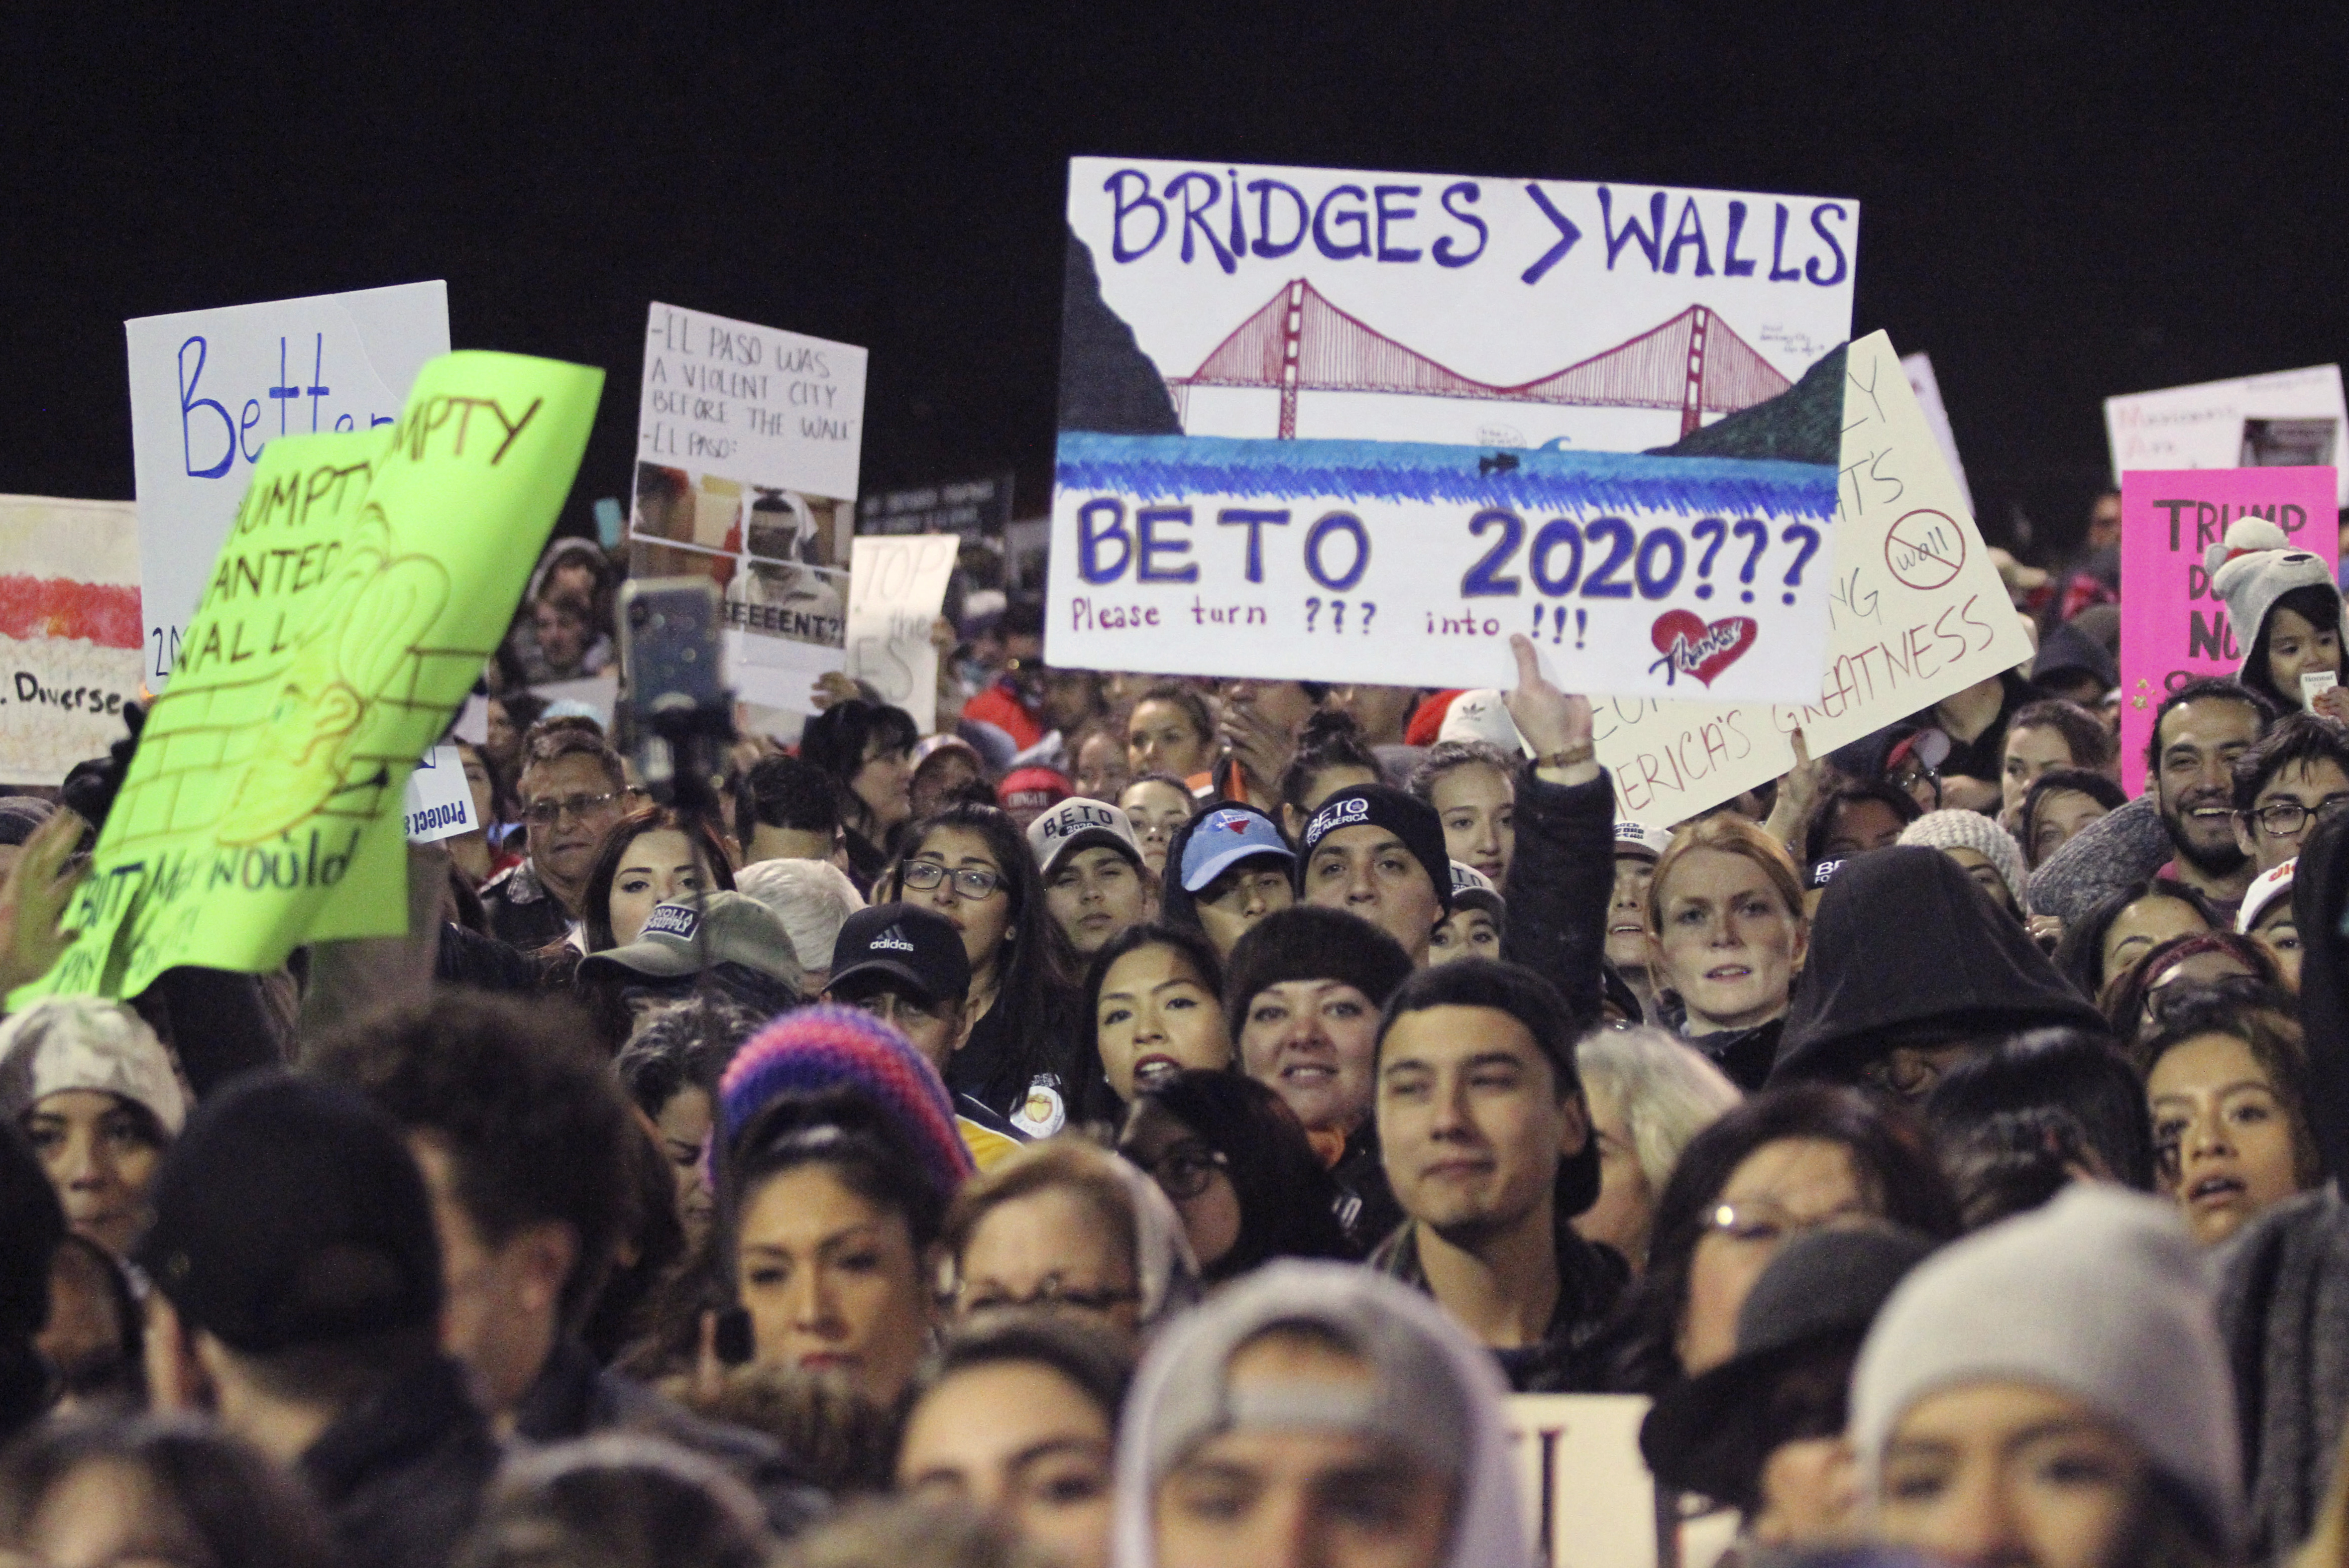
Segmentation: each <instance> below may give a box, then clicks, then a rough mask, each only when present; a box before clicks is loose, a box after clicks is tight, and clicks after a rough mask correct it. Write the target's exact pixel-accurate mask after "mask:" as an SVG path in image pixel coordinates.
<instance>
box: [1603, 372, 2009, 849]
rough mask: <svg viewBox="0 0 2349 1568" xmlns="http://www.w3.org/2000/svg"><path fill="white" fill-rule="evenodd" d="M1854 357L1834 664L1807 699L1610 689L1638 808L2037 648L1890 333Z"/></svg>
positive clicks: (1837, 548)
mask: <svg viewBox="0 0 2349 1568" xmlns="http://www.w3.org/2000/svg"><path fill="white" fill-rule="evenodd" d="M1843 373H1844V402H1843V418H1844V430H1843V458H1842V480H1841V486H1840V490H1839V492H1838V498H1837V514H1836V522H1835V528H1834V545H1833V551H1832V553H1830V554H1827V555H1826V558H1825V559H1824V560H1822V562H1820V564H1821V565H1822V566H1824V567H1826V569H1827V570H1826V583H1827V584H1828V595H1827V614H1828V620H1829V623H1830V626H1831V629H1832V631H1831V641H1830V644H1829V655H1830V660H1829V663H1828V665H1827V667H1826V676H1824V677H1823V678H1822V679H1820V680H1819V681H1817V682H1816V684H1815V685H1814V686H1813V688H1812V693H1811V695H1810V696H1809V697H1808V699H1807V700H1806V701H1804V702H1802V703H1800V704H1759V703H1743V704H1719V703H1690V702H1654V701H1649V700H1644V699H1640V698H1636V697H1633V698H1622V697H1618V698H1614V699H1612V700H1606V701H1601V702H1599V705H1598V716H1597V726H1596V729H1595V731H1594V734H1595V738H1596V739H1597V740H1598V743H1599V761H1601V762H1602V763H1604V764H1606V766H1607V767H1608V768H1609V769H1612V770H1613V772H1614V775H1615V802H1616V810H1617V811H1618V812H1619V814H1620V815H1621V816H1623V817H1625V818H1627V819H1629V820H1635V821H1639V822H1642V823H1645V824H1647V825H1648V826H1650V827H1655V828H1667V827H1670V826H1671V825H1672V824H1673V823H1675V822H1682V821H1685V820H1688V819H1689V818H1691V817H1692V816H1694V815H1696V814H1697V813H1698V812H1699V811H1702V810H1705V809H1706V808H1707V807H1709V806H1713V805H1717V804H1719V803H1720V802H1722V801H1723V800H1726V799H1731V798H1733V797H1734V796H1736V795H1738V794H1741V793H1743V792H1744V790H1747V789H1752V788H1754V786H1755V785H1757V784H1760V783H1762V782H1763V781H1764V780H1765V779H1775V778H1776V777H1777V776H1778V775H1780V774H1782V773H1784V772H1785V771H1786V769H1789V768H1791V767H1793V766H1794V765H1795V750H1794V743H1793V741H1792V740H1791V739H1789V737H1790V736H1791V735H1792V733H1793V732H1794V730H1795V728H1796V727H1800V728H1801V729H1802V731H1803V735H1804V739H1805V740H1806V743H1807V744H1808V745H1809V747H1810V750H1811V755H1812V756H1814V757H1823V756H1825V755H1826V753H1827V752H1828V751H1829V750H1831V749H1832V748H1836V747H1838V746H1841V745H1843V744H1844V743H1845V742H1846V741H1849V740H1857V739H1858V738H1860V737H1861V736H1863V735H1868V734H1869V733H1871V732H1873V731H1875V730H1878V729H1880V728H1882V727H1884V726H1886V725H1888V724H1891V723H1894V722H1896V721H1898V720H1899V719H1903V718H1906V717H1909V715H1910V714H1913V713H1916V712H1918V711H1920V709H1923V708H1926V707H1930V706H1931V705H1932V704H1934V703H1936V702H1939V701H1940V699H1941V698H1943V697H1945V696H1949V695H1950V694H1951V693H1952V692H1956V691H1960V690H1962V689H1963V688H1965V687H1966V686H1971V685H1972V684H1973V683H1974V682H1976V681H1979V680H1984V679H1987V678H1989V677H1990V676H1995V675H1997V674H1998V673H1999V672H2000V671H2002V670H2007V669H2012V668H2013V667H2014V666H2015V665H2018V664H2021V663H2022V662H2023V660H2025V659H2027V658H2029V657H2030V656H2031V641H2030V638H2029V636H2028V635H2027V634H2025V633H2024V631H2023V624H2022V622H2021V621H2020V620H2019V619H2018V618H2017V617H2016V615H2015V614H2014V612H2013V609H2012V608H2011V607H2010V605H2009V603H2008V600H2007V596H2006V590H2005V589H2004V587H2003V586H2002V585H2001V583H2000V582H1999V578H1998V569H1997V568H1996V567H1995V566H1993V565H1992V563H1991V560H1990V552H1988V551H1987V550H1985V549H1984V548H1983V547H1982V535H1981V534H1980V533H1979V532H1977V531H1975V528H1974V522H1973V518H1972V515H1971V513H1969V512H1968V511H1966V507H1965V502H1964V500H1963V499H1962V498H1961V496H1960V494H1959V492H1958V487H1957V481H1956V480H1954V479H1952V478H1951V474H1950V470H1949V467H1948V465H1947V464H1946V463H1944V462H1943V461H1942V460H1941V454H1940V448H1939V447H1938V446H1937V445H1936V444H1935V442H1934V439H1933V434H1932V431H1931V430H1930V428H1928V427H1927V425H1926V421H1925V415H1924V411H1923V410H1922V409H1921V408H1920V407H1918V403H1917V398H1916V395H1915V394H1914V393H1912V392H1910V391H1909V381H1908V377H1906V375H1905V374H1903V372H1902V371H1901V368H1900V363H1899V357H1898V356H1896V355H1895V354H1894V353H1893V349H1892V344H1891V340H1890V339H1889V338H1888V337H1886V336H1885V335H1884V334H1882V333H1880V332H1879V333H1875V334H1872V335H1869V336H1867V337H1864V338H1861V339H1860V340H1859V341H1858V342H1857V343H1855V344H1853V345H1852V346H1851V347H1850V349H1849V351H1848V353H1847V356H1846V359H1845V363H1844V366H1843Z"/></svg>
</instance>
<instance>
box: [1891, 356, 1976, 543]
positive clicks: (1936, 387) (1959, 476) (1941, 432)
mask: <svg viewBox="0 0 2349 1568" xmlns="http://www.w3.org/2000/svg"><path fill="white" fill-rule="evenodd" d="M1900 368H1901V369H1902V370H1903V371H1904V372H1906V373H1907V375H1908V377H1909V391H1911V392H1913V393H1915V394H1916V395H1917V407H1920V408H1921V409H1923V410H1924V412H1925V423H1926V424H1927V425H1929V426H1930V427H1931V428H1932V431H1933V439H1934V441H1935V442H1936V443H1938V444H1939V445H1940V449H1941V460H1942V461H1943V462H1945V463H1948V464H1949V465H1950V477H1951V479H1953V480H1957V481H1958V493H1959V494H1960V495H1961V496H1963V497H1964V498H1965V501H1966V515H1967V516H1969V517H1971V516H1972V515H1973V511H1974V491H1973V487H1972V486H1971V485H1970V484H1968V483H1966V465H1965V464H1964V463H1963V462H1961V461H1960V460H1959V458H1958V436H1957V432H1956V431H1954V430H1952V429H1951V428H1950V411H1949V409H1947V408H1945V407H1942V406H1941V384H1940V382H1939V381H1937V380H1935V379H1934V378H1933V356H1931V355H1930V354H1904V355H1902V356H1900Z"/></svg>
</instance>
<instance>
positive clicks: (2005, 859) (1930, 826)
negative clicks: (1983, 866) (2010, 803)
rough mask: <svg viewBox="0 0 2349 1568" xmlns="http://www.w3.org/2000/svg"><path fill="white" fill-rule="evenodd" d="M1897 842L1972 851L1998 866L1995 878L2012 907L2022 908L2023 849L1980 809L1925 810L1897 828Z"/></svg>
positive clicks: (2025, 876)
mask: <svg viewBox="0 0 2349 1568" xmlns="http://www.w3.org/2000/svg"><path fill="white" fill-rule="evenodd" d="M1900 841H1901V842H1902V843H1904V844H1922V845H1924V846H1925V847H1926V848H1927V849H1929V850H1971V851H1974V853H1976V854H1978V855H1980V856H1982V859H1984V860H1986V861H1989V862H1990V863H1991V864H1992V866H1994V867H1996V868H1997V870H1998V880H1999V881H2001V882H2004V883H2005V884H2006V891H2007V892H2008V894H2009V895H2010V896H2011V897H2013V900H2014V907H2015V908H2017V909H2021V908H2023V883H2024V882H2025V881H2026V879H2027V878H2028V876H2029V874H2030V873H2029V872H2026V871H2025V870H2024V869H2023V850H2022V848H2021V847H2020V846H2019V845H2017V844H2016V843H2015V841H2014V835H2013V833H2010V832H2008V831H2007V830H2005V829H2004V828H2002V827H2000V826H1999V825H1998V824H1997V823H1996V822H1994V821H1992V820H1990V819H1989V818H1988V817H1985V816H1983V815H1982V813H1981V812H1980V811H1961V810H1955V809H1954V808H1952V809H1951V810H1943V811H1928V812H1926V813H1925V814H1924V815H1923V816H1921V817H1920V818H1918V819H1917V820H1915V821H1913V822H1911V823H1909V825H1908V826H1907V827H1905V828H1903V829H1901V830H1900Z"/></svg>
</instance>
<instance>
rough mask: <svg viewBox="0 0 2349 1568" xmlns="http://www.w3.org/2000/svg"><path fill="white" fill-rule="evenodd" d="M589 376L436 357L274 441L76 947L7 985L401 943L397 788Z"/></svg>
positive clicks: (476, 650) (578, 436)
mask: <svg viewBox="0 0 2349 1568" xmlns="http://www.w3.org/2000/svg"><path fill="white" fill-rule="evenodd" d="M603 379H604V375H603V372H602V371H600V370H592V369H588V368H585V367H584V366H575V365H563V364H557V363H555V362H554V361H552V360H544V359H528V358H523V357H521V356H514V355H503V354H481V353H463V354H451V355H446V356H442V357H440V358H439V359H436V360H433V361H432V362H430V363H429V364H428V365H426V366H424V368H423V369H422V370H420V371H419V372H418V374H417V377H416V381H415V386H414V387H413V389H412V390H411V391H410V393H409V399H408V402H407V404H406V406H405V407H403V409H402V410H401V413H400V416H399V418H398V422H397V423H395V424H393V425H390V426H388V427H385V428H381V429H378V430H375V431H372V432H368V433H355V434H350V435H320V436H295V437H287V438H284V439H282V440H279V441H276V442H274V443H272V445H271V446H270V448H269V449H268V450H266V451H264V453H263V454H262V456H261V461H260V462H259V463H258V464H256V465H255V466H254V482H253V484H252V486H251V488H250V489H249V490H247V491H246V494H245V499H244V501H243V504H242V505H241V506H240V507H239V508H238V509H237V513H236V516H235V518H234V520H233V531H232V532H231V535H230V537H229V540H228V542H227V543H226V544H224V545H223V546H222V550H221V552H220V556H219V560H218V561H217V562H216V563H215V564H214V566H213V569H212V577H211V579H210V582H209V584H208V586H207V587H206V589H205V593H204V599H203V603H202V606H201V607H200V608H199V609H198V611H197V613H196V616H195V619H194V621H193V622H192V623H191V624H190V626H189V634H188V638H187V641H186V644H185V645H184V648H183V651H182V657H181V662H180V666H179V670H178V674H177V677H176V678H175V679H174V680H173V681H172V683H171V689H170V690H169V691H167V692H165V693H164V694H163V696H161V697H160V699H159V700H158V701H157V702H156V704H155V707H154V709H153V711H152V713H151V714H150V717H149V718H148V721H147V727H146V729H145V731H144V733H143V734H142V735H141V737H140V745H139V749H138V753H137V755H136V756H135V757H134V758H133V759H132V762H131V766H130V769H129V774H128V776H127V777H126V779H124V781H123V786H122V789H121V792H120V794H119V796H118V797H117V798H116V799H115V803H114V808H113V810H112V812H111V813H110V814H109V816H108V818H107V820H106V827H105V830H104V831H103V832H102V833H101V834H100V835H99V838H98V850H97V854H96V861H95V864H94V866H93V868H92V871H91V873H90V876H89V878H88V881H87V882H84V884H83V885H82V888H81V890H80V892H78V894H77V895H76V897H75V901H74V905H73V908H72V910H71V911H70V912H69V913H68V916H67V923H68V924H69V925H70V926H71V927H72V928H73V929H74V930H76V931H78V932H79V933H80V934H81V939H80V940H79V941H78V943H76V944H74V946H73V947H72V948H71V949H70V950H68V952H67V954H66V956H65V957H64V958H63V959H62V960H60V961H59V963H58V964H57V966H56V967H55V968H54V969H52V970H51V971H50V973H49V974H48V975H47V976H46V977H45V978H44V979H42V980H41V981H39V982H37V983H36V985H34V986H30V987H26V989H25V990H24V991H23V992H20V993H19V995H34V994H47V993H89V992H95V993H97V994H99V995H109V996H129V995H137V994H138V993H139V992H140V991H141V990H143V989H145V987H146V986H147V985H149V984H150V982H151V981H152V980H153V979H154V978H155V976H156V975H159V974H160V973H161V972H162V971H163V970H165V969H168V968H171V967H172V966H173V965H205V966H208V967H211V968H215V969H230V970H245V971H254V970H265V969H270V968H274V967H275V966H276V965H279V964H281V963H283V962H284V961H285V956H286V954H288V953H290V952H291V951H292V950H293V948H294V947H295V945H296V944H300V943H303V942H309V941H326V940H330V939H334V938H337V937H355V936H380V935H393V934H399V933H401V932H402V931H404V929H405V927H406V923H407V898H406V894H405V892H404V889H405V887H406V871H405V856H404V845H403V827H404V823H403V822H402V820H401V811H400V809H399V808H400V804H401V801H402V799H403V795H404V791H405V786H406V783H407V780H408V776H409V771H410V769H413V768H414V767H415V765H416V760H417V758H418V757H419V755H421V754H422V753H423V751H424V750H425V748H427V747H429V746H430V745H432V744H433V742H434V741H435V740H436V739H438V738H439V737H440V734H441V733H442V731H443V730H444V729H445V728H446V727H447V725H448V723H449V720H450V716H451V715H452V714H453V713H454V712H455V711H456V708H457V705H458V704H459V703H460V701H462V700H463V698H464V696H465V694H466V692H467V691H468V690H469V689H470V688H471V686H472V684H473V682H474V681H475V679H476V678H478V677H479V676H480V674H481V665H482V662H483V661H484V660H485V659H486V658H488V657H489V655H490V654H491V652H492V650H493V649H495V648H496V646H497V645H498V643H499V641H500V639H502V637H503V636H504V634H505V630H506V626H507V624H508V622H509V621H510V620H511V619H512V613H513V605H514V601H515V599H516V598H517V597H518V596H519V594H520V593H521V592H522V586H523V582H524V580H525V579H526V578H527V577H528V576H529V573H530V569H531V565H532V563H533V562H534V561H535V560H536V559H537V557H538V552H539V548H540V546H541V545H543V543H544V542H545V540H546V536H547V533H548V531H550V530H551V529H552V528H553V526H554V517H555V513H556V511H558V510H559V509H560V507H561V506H562V503H563V498H564V495H565V493H567V491H568V490H569V489H570V486H571V480H572V478H573V476H574V474H575V473H576V471H577V469H578V466H579V458H580V454H581V453H582V452H583V451H584V450H585V446H586V440H587V431H588V427H589V425H590V423H591V422H592V420H593V418H594V417H595V401H596V397H597V396H598V394H599V393H600V391H601V390H602V386H603Z"/></svg>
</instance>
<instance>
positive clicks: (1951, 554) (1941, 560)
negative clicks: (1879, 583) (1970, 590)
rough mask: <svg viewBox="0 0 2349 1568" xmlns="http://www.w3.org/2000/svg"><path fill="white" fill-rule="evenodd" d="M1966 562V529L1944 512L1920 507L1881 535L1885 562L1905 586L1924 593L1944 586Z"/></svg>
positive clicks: (1946, 585) (1949, 582)
mask: <svg viewBox="0 0 2349 1568" xmlns="http://www.w3.org/2000/svg"><path fill="white" fill-rule="evenodd" d="M1965 563H1966V536H1965V532H1964V531H1963V530H1961V529H1960V528H1959V527H1958V525H1957V524H1956V523H1955V522H1954V521H1951V518H1950V515H1949V514H1948V513H1947V512H1940V511H1934V510H1933V509H1932V508H1930V507H1919V508H1918V509H1917V510H1916V511H1912V512H1909V513H1906V514H1904V515H1903V516H1902V517H1901V518H1900V519H1899V521H1896V522H1894V523H1893V525H1892V528H1891V531H1889V532H1888V533H1886V534H1885V536H1884V564H1885V565H1887V566H1888V567H1890V568H1891V570H1892V575H1893V576H1895V577H1897V578H1899V580H1900V583H1901V584H1902V586H1904V587H1909V588H1915V589H1918V590H1920V592H1925V593H1930V592H1931V591H1932V590H1933V589H1936V588H1946V587H1948V586H1949V585H1950V584H1951V583H1953V582H1955V581H1956V580H1957V575H1958V568H1959V567H1961V566H1963V565H1964V564H1965Z"/></svg>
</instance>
